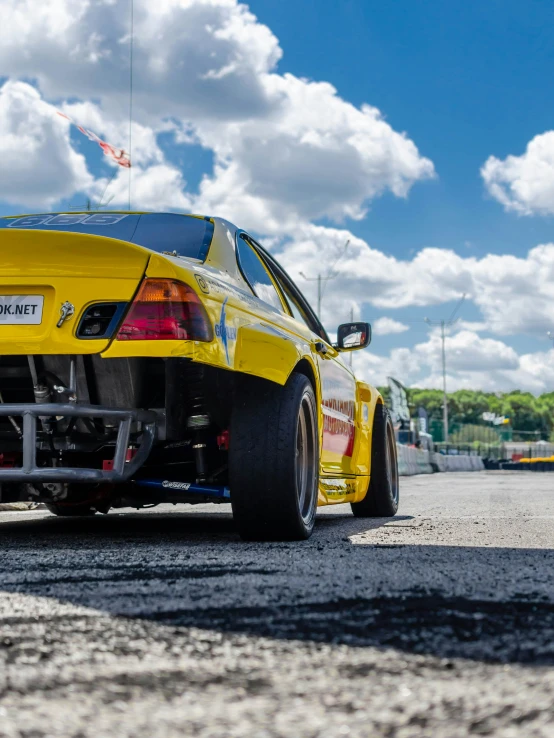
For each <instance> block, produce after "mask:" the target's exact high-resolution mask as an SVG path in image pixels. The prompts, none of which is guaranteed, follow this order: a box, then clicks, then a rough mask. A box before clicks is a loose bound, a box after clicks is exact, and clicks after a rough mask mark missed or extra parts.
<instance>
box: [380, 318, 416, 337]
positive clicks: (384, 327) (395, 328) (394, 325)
mask: <svg viewBox="0 0 554 738" xmlns="http://www.w3.org/2000/svg"><path fill="white" fill-rule="evenodd" d="M371 330H372V333H373V334H374V335H376V336H386V335H389V334H390V333H404V331H408V330H410V328H409V326H407V325H405V324H404V323H401V322H400V321H399V320H395V319H394V318H389V317H387V316H384V317H382V318H377V320H374V321H373V322H372V324H371Z"/></svg>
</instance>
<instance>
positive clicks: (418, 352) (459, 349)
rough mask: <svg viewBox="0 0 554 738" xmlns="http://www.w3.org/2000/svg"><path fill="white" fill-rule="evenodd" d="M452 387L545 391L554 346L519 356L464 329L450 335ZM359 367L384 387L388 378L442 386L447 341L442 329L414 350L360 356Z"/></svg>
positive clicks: (553, 381)
mask: <svg viewBox="0 0 554 738" xmlns="http://www.w3.org/2000/svg"><path fill="white" fill-rule="evenodd" d="M446 366H447V378H446V382H447V389H448V391H449V392H454V391H456V390H458V389H482V390H484V391H488V392H498V391H507V390H511V389H522V390H525V391H529V392H534V393H536V394H540V393H541V392H547V391H551V390H552V387H553V386H554V349H553V350H550V351H545V352H536V353H529V354H523V355H521V356H518V354H517V352H516V351H515V350H514V349H513V348H512V347H511V346H508V345H507V344H505V343H503V342H502V341H497V340H494V339H489V338H481V337H479V336H478V335H477V334H475V333H473V332H471V331H466V330H463V331H460V332H458V333H455V334H453V335H452V336H449V337H447V339H446ZM354 369H355V370H356V372H357V373H358V374H359V376H361V377H363V378H364V379H365V380H366V381H368V382H370V383H372V384H377V385H382V384H386V381H387V377H389V376H392V377H395V378H396V379H399V380H400V381H402V382H403V383H404V384H406V385H407V386H415V387H422V388H436V387H442V381H443V380H442V359H441V342H440V336H439V334H438V332H437V331H431V333H430V335H429V337H428V340H427V341H424V342H422V343H418V344H416V345H415V346H414V347H413V348H412V349H408V348H396V349H393V350H392V351H391V352H390V353H389V355H388V356H379V355H377V354H374V353H370V352H369V351H358V352H356V353H355V354H354Z"/></svg>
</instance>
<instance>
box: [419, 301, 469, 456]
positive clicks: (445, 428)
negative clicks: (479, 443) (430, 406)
mask: <svg viewBox="0 0 554 738" xmlns="http://www.w3.org/2000/svg"><path fill="white" fill-rule="evenodd" d="M465 299H466V295H465V292H464V294H463V295H462V296H461V298H460V300H459V302H458V304H457V305H456V307H455V308H454V310H453V311H452V315H451V316H450V317H449V318H448V320H438V321H434V320H429V318H425V322H426V323H428V324H429V325H440V328H441V342H442V351H441V354H442V394H443V401H442V425H443V440H444V443H448V395H447V394H446V347H445V341H446V329H447V328H450V326H451V325H454V323H457V322H458V318H456V320H454V318H455V316H456V313H457V312H458V310H459V309H460V308H461V307H462V303H463V301H464V300H465Z"/></svg>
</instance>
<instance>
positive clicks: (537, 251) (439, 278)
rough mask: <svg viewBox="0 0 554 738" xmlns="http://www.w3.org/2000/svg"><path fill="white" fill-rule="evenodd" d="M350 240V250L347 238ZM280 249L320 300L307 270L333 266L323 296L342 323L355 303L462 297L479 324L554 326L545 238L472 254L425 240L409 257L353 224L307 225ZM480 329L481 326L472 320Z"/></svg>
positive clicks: (328, 318)
mask: <svg viewBox="0 0 554 738" xmlns="http://www.w3.org/2000/svg"><path fill="white" fill-rule="evenodd" d="M348 239H349V240H350V243H349V247H348V250H347V251H346V253H345V254H343V255H342V256H340V258H339V259H338V261H337V256H338V255H340V254H341V253H342V250H343V245H344V243H345V242H346V241H347V240H348ZM276 251H277V256H278V258H279V260H280V261H281V262H282V263H283V265H284V267H285V268H286V269H287V271H289V273H290V274H291V276H292V277H293V278H294V279H295V280H296V281H297V282H298V284H299V286H300V287H301V289H302V290H303V291H304V292H305V293H306V294H307V295H309V296H310V299H311V300H312V301H314V300H315V289H316V288H315V283H314V282H306V281H304V280H303V278H302V277H301V276H300V272H304V274H306V275H307V276H312V277H313V276H315V275H317V274H318V273H321V274H323V275H326V274H328V273H329V270H330V269H331V267H332V271H333V274H335V275H336V276H335V277H334V278H333V279H332V280H331V281H329V283H328V285H327V288H326V293H325V299H324V301H323V316H322V317H323V320H324V322H328V323H329V325H330V327H334V326H335V323H336V322H337V320H341V319H343V318H344V320H348V315H349V313H350V309H351V307H352V306H353V305H357V306H358V305H364V304H365V305H371V306H374V307H377V308H381V309H387V310H389V309H395V308H405V307H413V306H418V307H423V306H430V305H438V304H441V303H444V302H451V301H454V300H458V299H459V297H460V295H461V294H463V293H466V294H467V296H468V301H469V302H471V301H472V302H473V303H474V304H475V305H476V306H477V307H478V308H479V310H480V311H481V313H482V316H483V320H482V321H480V322H479V323H478V326H477V327H478V329H479V330H481V331H483V330H489V331H491V332H493V333H497V334H499V335H515V334H517V333H522V332H525V333H532V334H535V335H544V334H545V333H546V331H547V330H551V329H553V327H554V244H542V245H540V246H536V247H535V248H533V249H531V250H530V251H529V252H528V253H527V255H526V256H523V257H516V256H512V255H509V254H505V255H495V254H488V255H486V256H484V257H482V258H480V259H478V258H476V257H467V258H464V257H462V256H460V255H459V254H456V253H455V252H453V251H450V250H446V249H437V248H425V249H422V250H421V251H420V252H418V253H417V254H416V255H415V256H414V258H413V259H410V260H402V259H397V258H395V257H393V256H388V255H386V254H384V253H383V252H382V251H378V250H376V249H373V248H371V247H370V246H369V245H368V244H367V243H366V242H365V241H363V240H362V239H360V238H357V237H356V236H354V235H353V234H352V233H350V232H349V231H347V230H342V229H338V228H328V227H322V226H314V225H309V226H303V227H300V228H298V229H297V230H296V232H295V239H294V240H293V241H291V242H288V243H285V244H283V245H282V246H281V249H280V250H279V249H277V250H276ZM468 327H469V328H470V329H471V330H474V328H475V326H473V325H471V324H470V325H469V326H468Z"/></svg>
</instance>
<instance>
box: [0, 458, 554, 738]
mask: <svg viewBox="0 0 554 738" xmlns="http://www.w3.org/2000/svg"><path fill="white" fill-rule="evenodd" d="M401 495H402V496H401V505H400V511H399V514H398V516H397V517H395V518H387V519H371V520H362V519H359V518H354V517H353V516H352V515H351V513H350V510H349V507H348V506H345V505H341V506H334V507H330V508H325V509H323V510H321V511H320V513H319V516H318V522H317V525H316V531H315V533H314V535H313V537H312V538H311V539H310V540H309V541H305V542H301V543H270V544H261V543H243V542H242V541H241V540H240V539H239V538H238V536H237V534H236V532H235V531H234V528H233V524H232V518H231V516H230V512H229V507H228V506H208V505H202V506H195V507H179V508H171V507H168V506H162V507H158V508H154V509H152V510H148V511H146V510H145V511H141V512H138V513H137V512H132V511H125V512H121V511H116V512H112V513H110V514H109V515H107V516H100V515H97V516H95V517H94V518H86V519H69V518H66V519H61V518H55V517H53V516H51V515H50V514H49V513H47V512H43V511H25V512H6V513H0V738H47V737H50V736H52V737H54V736H55V737H56V738H66V737H67V738H69V737H71V738H89V736H90V737H91V738H92V736H94V737H95V738H96V737H97V736H100V737H103V736H117V738H127V737H128V738H142V736H144V737H145V738H146V737H147V738H154V737H157V736H164V738H165V737H166V736H167V737H169V738H172V737H173V736H197V737H198V738H219V737H221V738H223V737H225V738H235V737H236V738H239V737H240V738H243V737H244V738H246V737H248V738H273V737H277V736H278V737H279V738H281V737H283V738H284V737H285V736H286V737H287V738H289V737H291V738H316V737H318V738H319V737H320V736H321V737H323V738H340V737H344V736H351V737H352V738H358V737H359V738H362V737H364V738H365V737H366V736H372V737H378V736H387V737H388V738H416V737H417V738H420V737H421V736H432V737H433V738H458V737H460V738H462V736H464V737H465V736H468V735H476V736H481V735H486V736H498V737H500V738H520V736H521V737H522V738H535V737H540V738H552V737H553V736H554V475H550V474H547V473H544V474H533V473H529V472H483V473H454V474H437V475H432V476H421V477H413V478H408V479H403V480H402V488H401Z"/></svg>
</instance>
